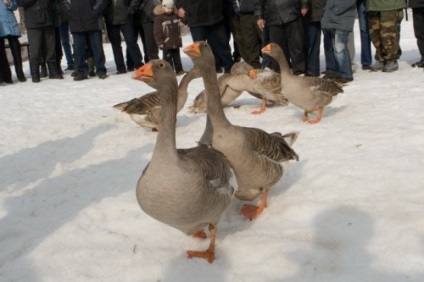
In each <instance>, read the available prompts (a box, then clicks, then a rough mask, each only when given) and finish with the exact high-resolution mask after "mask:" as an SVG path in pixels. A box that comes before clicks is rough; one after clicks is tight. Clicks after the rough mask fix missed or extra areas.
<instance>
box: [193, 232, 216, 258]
mask: <svg viewBox="0 0 424 282" xmlns="http://www.w3.org/2000/svg"><path fill="white" fill-rule="evenodd" d="M216 229H217V228H216V227H215V225H212V224H209V232H210V234H211V239H210V243H209V247H208V248H207V250H206V251H203V252H201V251H187V255H188V257H189V258H193V257H197V258H204V259H206V260H207V261H208V262H209V263H212V262H213V261H214V260H215V238H216Z"/></svg>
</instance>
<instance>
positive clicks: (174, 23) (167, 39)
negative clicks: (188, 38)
mask: <svg viewBox="0 0 424 282" xmlns="http://www.w3.org/2000/svg"><path fill="white" fill-rule="evenodd" d="M154 13H155V15H156V17H155V22H154V27H153V31H154V36H155V41H156V44H157V45H158V47H159V49H161V50H162V52H163V59H164V60H165V61H167V62H168V63H169V64H170V65H171V66H173V68H174V70H175V72H176V74H177V75H182V74H185V73H186V72H185V71H184V70H183V65H182V63H181V55H180V48H181V47H182V45H183V44H182V39H181V32H180V25H181V24H180V18H179V17H178V15H177V13H176V12H175V11H174V1H173V0H163V2H162V5H159V6H156V7H155V9H154Z"/></svg>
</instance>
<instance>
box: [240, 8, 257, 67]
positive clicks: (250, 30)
mask: <svg viewBox="0 0 424 282" xmlns="http://www.w3.org/2000/svg"><path fill="white" fill-rule="evenodd" d="M240 32H241V40H242V42H241V43H240V44H238V46H239V49H240V54H243V52H242V51H241V50H242V49H244V54H245V55H244V56H243V55H242V58H243V60H244V61H245V62H247V63H248V64H250V65H251V66H252V67H254V68H260V67H261V64H260V62H259V61H260V56H261V44H262V40H261V31H260V30H259V28H258V25H257V24H256V18H255V16H254V15H253V13H246V14H245V13H240Z"/></svg>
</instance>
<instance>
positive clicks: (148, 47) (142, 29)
mask: <svg viewBox="0 0 424 282" xmlns="http://www.w3.org/2000/svg"><path fill="white" fill-rule="evenodd" d="M134 28H135V34H134V37H135V41H136V42H137V40H138V35H139V34H140V38H141V43H142V44H143V52H144V62H146V63H147V62H148V61H150V60H156V59H159V48H158V46H157V45H156V41H155V37H154V35H153V22H145V23H143V24H141V25H138V24H137V23H134ZM126 57H127V67H128V69H133V68H134V62H133V60H132V58H131V56H130V54H129V50H128V48H127V51H126Z"/></svg>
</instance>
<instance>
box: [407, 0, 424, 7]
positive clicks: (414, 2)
mask: <svg viewBox="0 0 424 282" xmlns="http://www.w3.org/2000/svg"><path fill="white" fill-rule="evenodd" d="M409 6H410V7H411V8H424V0H409Z"/></svg>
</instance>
